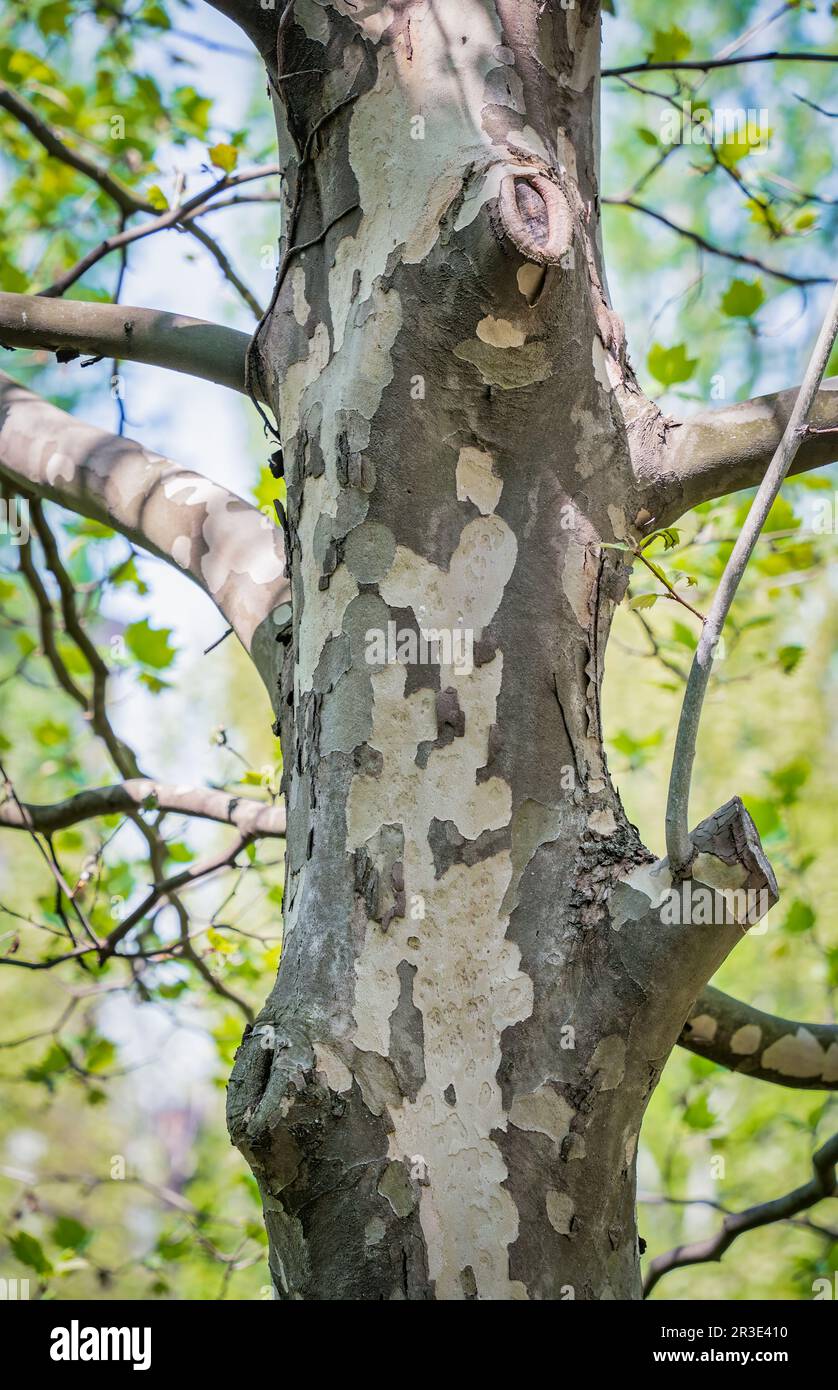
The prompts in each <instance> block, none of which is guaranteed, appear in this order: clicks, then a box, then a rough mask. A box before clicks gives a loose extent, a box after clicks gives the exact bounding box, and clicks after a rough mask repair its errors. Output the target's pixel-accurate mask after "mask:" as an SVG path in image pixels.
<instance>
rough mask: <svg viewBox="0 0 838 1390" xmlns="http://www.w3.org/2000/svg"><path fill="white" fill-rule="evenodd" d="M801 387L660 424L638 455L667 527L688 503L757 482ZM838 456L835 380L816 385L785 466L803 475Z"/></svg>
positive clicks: (654, 503)
mask: <svg viewBox="0 0 838 1390" xmlns="http://www.w3.org/2000/svg"><path fill="white" fill-rule="evenodd" d="M798 395H799V388H798V387H793V388H792V389H791V390H789V391H779V392H775V393H774V394H773V395H770V396H757V397H756V398H755V399H754V400H751V401H741V402H739V403H738V404H737V405H728V406H723V407H722V408H720V409H719V410H704V411H702V412H701V413H700V414H698V415H693V416H692V417H691V418H690V419H689V420H684V421H683V422H676V421H669V420H666V421H662V422H661V424H662V427H663V438H662V442H661V444H660V447H659V448H657V449H653V450H652V451H651V452H649V453H647V454H646V455H645V457H644V456H643V451H642V450H641V451H640V452H639V454H638V459H637V465H638V476H639V477H641V478H642V481H643V482H644V484H645V485H646V486H648V488H649V489H650V500H649V503H648V506H649V507H650V509H651V510H652V512H653V515H654V516H655V518H656V520H657V522H658V524H660V525H664V526H665V525H668V524H670V523H671V522H673V521H675V520H676V519H677V518H678V517H679V516H681V515H682V514H683V513H684V512H686V511H689V509H690V508H691V507H696V506H698V505H699V503H700V502H709V501H710V500H711V499H712V498H714V497H725V496H727V495H728V494H729V493H731V492H737V491H738V490H739V489H740V488H745V487H755V486H756V485H757V484H758V483H760V482H761V481H762V479H763V477H764V476H765V470H766V468H767V467H768V464H769V463H770V461H771V459H772V457H773V455H774V453H775V451H776V449H777V447H778V445H779V443H780V440H781V439H782V437H783V433H784V431H785V430H786V428H787V427H788V424H789V421H790V419H791V414H792V410H793V408H794V403H795V401H796V400H797V397H798ZM836 459H838V377H829V378H828V379H827V380H826V381H824V382H822V383H821V387H820V390H819V391H818V394H817V396H816V397H815V402H814V405H813V407H812V412H811V417H810V420H809V426H808V428H807V430H806V433H805V435H804V436H803V437H802V439H801V440H800V447H799V449H798V452H797V454H796V455H795V457H794V460H793V461H792V464H791V466H790V468H789V473H790V474H796V473H805V472H808V471H810V470H811V469H813V468H820V467H822V466H823V465H825V464H828V463H834V462H835V460H836Z"/></svg>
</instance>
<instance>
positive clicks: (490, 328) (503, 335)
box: [475, 314, 527, 348]
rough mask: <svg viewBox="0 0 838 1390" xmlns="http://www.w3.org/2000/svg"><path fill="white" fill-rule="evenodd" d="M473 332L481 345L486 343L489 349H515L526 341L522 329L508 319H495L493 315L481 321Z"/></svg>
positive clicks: (488, 315)
mask: <svg viewBox="0 0 838 1390" xmlns="http://www.w3.org/2000/svg"><path fill="white" fill-rule="evenodd" d="M475 332H476V334H477V336H478V338H479V339H480V341H481V343H488V344H489V345H490V347H497V348H516V347H521V346H522V345H523V344H524V343H525V342H526V341H527V335H526V333H525V332H524V330H523V329H522V328H518V327H517V326H516V325H515V324H514V323H510V321H509V319H496V318H495V317H494V315H493V314H487V315H486V317H485V318H484V319H481V320H480V322H479V323H478V325H477V328H476V329H475Z"/></svg>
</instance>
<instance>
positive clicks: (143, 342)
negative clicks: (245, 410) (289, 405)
mask: <svg viewBox="0 0 838 1390" xmlns="http://www.w3.org/2000/svg"><path fill="white" fill-rule="evenodd" d="M248 342H249V338H248V335H247V334H246V333H240V332H239V331H238V329H235V328H226V327H224V325H223V324H218V323H207V322H206V321H205V320H204V319H193V318H189V317H188V316H187V315H184V314H170V313H167V312H166V311H165V310H163V309H138V308H133V307H129V306H127V305H122V304H96V303H87V302H85V301H84V300H79V299H47V298H44V297H43V296H42V295H32V294H6V293H0V344H2V346H4V347H10V348H43V349H45V350H46V351H47V352H55V353H57V354H59V360H60V361H62V362H66V361H69V360H71V359H72V358H73V357H78V356H79V355H80V354H81V353H89V354H90V355H91V356H93V357H97V358H98V357H118V358H120V359H122V360H123V361H127V362H144V363H146V364H147V365H149V366H154V367H167V368H169V369H170V370H171V371H174V372H185V373H187V374H188V375H189V376H197V377H201V378H202V379H203V380H204V381H212V382H215V383H216V385H219V386H229V387H230V389H231V390H233V391H244V358H245V353H246V351H247V345H248Z"/></svg>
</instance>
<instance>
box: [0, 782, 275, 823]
mask: <svg viewBox="0 0 838 1390" xmlns="http://www.w3.org/2000/svg"><path fill="white" fill-rule="evenodd" d="M144 809H146V810H153V811H162V812H166V813H169V812H172V813H175V814H178V815H185V816H196V817H198V818H199V819H202V820H213V821H220V822H222V823H224V824H226V825H234V826H235V827H236V829H237V830H239V831H241V833H242V834H243V835H248V836H282V835H284V834H285V808H284V807H282V806H272V805H267V804H266V803H265V802H261V801H256V800H254V798H253V797H243V796H237V795H235V794H232V793H230V792H225V791H219V790H217V789H216V788H214V787H182V786H175V785H174V784H170V783H167V782H156V781H153V780H152V779H151V778H148V777H131V778H128V779H127V780H126V781H124V782H117V783H114V785H112V786H108V787H90V788H88V789H86V790H85V791H82V792H78V793H77V794H76V795H75V796H71V797H68V798H67V800H66V801H56V802H52V803H51V804H49V805H41V806H36V805H32V804H30V803H27V802H24V803H18V802H17V801H16V800H8V801H6V802H5V803H2V804H0V826H8V827H9V828H11V829H14V830H24V829H29V828H32V829H34V830H36V831H38V832H40V833H41V834H50V835H51V834H54V832H55V831H57V830H64V829H66V827H67V826H69V825H77V824H78V823H79V822H80V821H85V820H90V819H92V818H93V817H94V816H113V815H119V814H122V813H124V812H128V811H135V810H144Z"/></svg>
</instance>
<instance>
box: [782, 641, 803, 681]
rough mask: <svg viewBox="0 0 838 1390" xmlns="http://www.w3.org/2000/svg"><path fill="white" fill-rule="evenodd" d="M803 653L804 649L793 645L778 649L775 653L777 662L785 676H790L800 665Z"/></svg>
mask: <svg viewBox="0 0 838 1390" xmlns="http://www.w3.org/2000/svg"><path fill="white" fill-rule="evenodd" d="M805 652H806V648H805V647H798V646H795V645H794V644H793V643H789V645H788V646H786V647H781V648H780V650H779V651H778V653H777V660H778V661H779V663H780V666H781V667H782V669H783V671H784V672H785V674H786V675H787V676H790V675H791V673H792V671H793V670H794V669H795V667H796V666H798V665H799V664H800V662H801V661H802V659H803V657H804V655H805Z"/></svg>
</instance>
